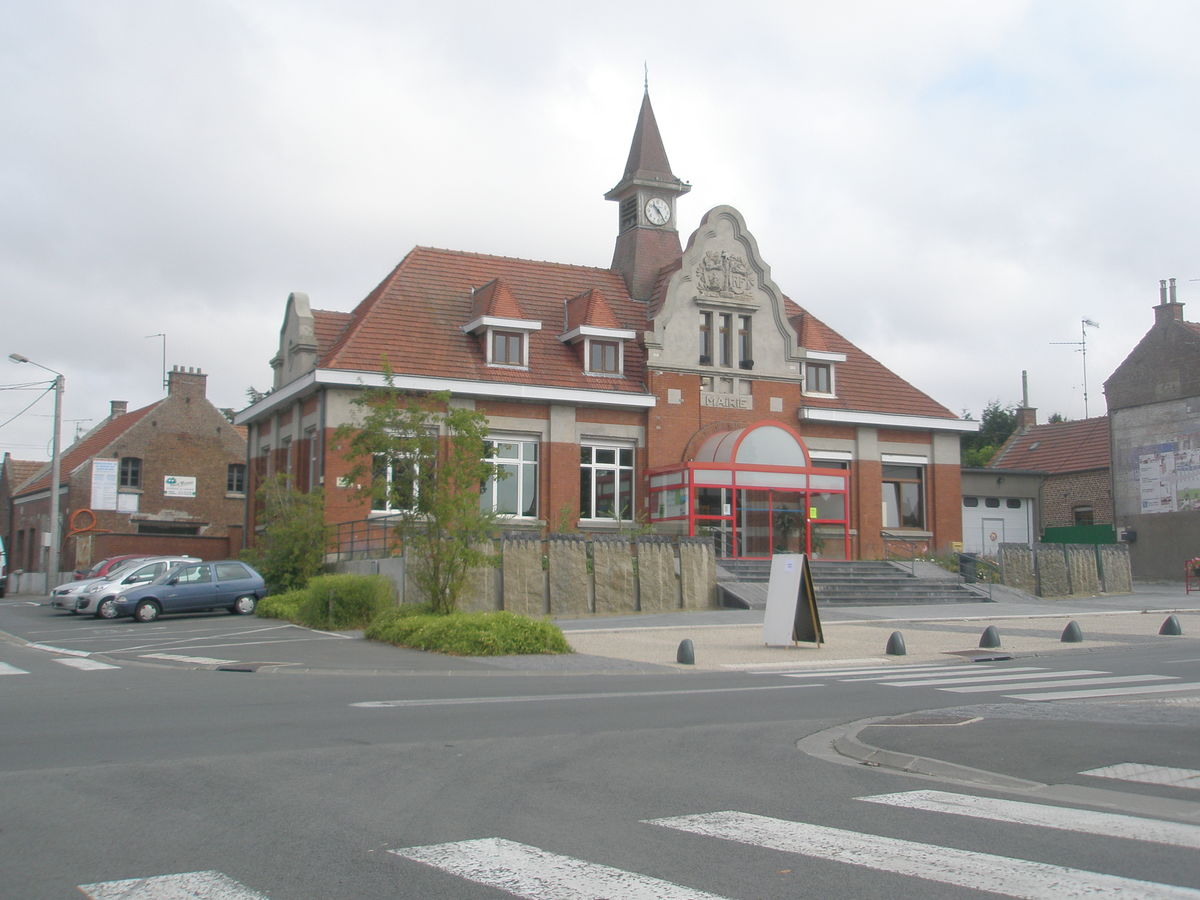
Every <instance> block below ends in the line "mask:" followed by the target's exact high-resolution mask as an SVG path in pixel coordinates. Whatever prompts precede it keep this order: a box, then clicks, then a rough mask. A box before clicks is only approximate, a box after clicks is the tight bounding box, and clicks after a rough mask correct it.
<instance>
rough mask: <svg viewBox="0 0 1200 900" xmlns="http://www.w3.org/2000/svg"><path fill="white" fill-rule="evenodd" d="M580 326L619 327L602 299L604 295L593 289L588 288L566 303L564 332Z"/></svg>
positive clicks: (615, 318)
mask: <svg viewBox="0 0 1200 900" xmlns="http://www.w3.org/2000/svg"><path fill="white" fill-rule="evenodd" d="M581 325H590V326H592V327H593V328H620V327H621V325H620V323H618V322H617V317H616V316H614V315H613V311H612V308H611V307H610V306H609V305H608V301H607V300H606V299H604V294H603V293H602V292H601V291H598V290H596V289H595V288H588V289H587V290H586V291H584V292H583V293H582V294H577V295H575V296H574V297H572V298H571V299H570V300H568V301H567V322H566V331H571V330H572V329H575V328H579V327H580V326H581Z"/></svg>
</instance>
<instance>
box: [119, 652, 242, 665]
mask: <svg viewBox="0 0 1200 900" xmlns="http://www.w3.org/2000/svg"><path fill="white" fill-rule="evenodd" d="M140 659H165V660H167V661H169V662H185V663H195V664H196V665H202V666H225V665H229V663H234V662H237V660H236V659H213V658H211V657H208V656H179V655H178V654H175V653H143V654H142V655H141V657H140Z"/></svg>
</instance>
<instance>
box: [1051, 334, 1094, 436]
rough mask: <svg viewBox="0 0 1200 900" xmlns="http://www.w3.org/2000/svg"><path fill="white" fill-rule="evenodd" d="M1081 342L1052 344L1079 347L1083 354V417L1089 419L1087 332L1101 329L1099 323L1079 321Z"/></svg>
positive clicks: (1056, 342) (1055, 342)
mask: <svg viewBox="0 0 1200 900" xmlns="http://www.w3.org/2000/svg"><path fill="white" fill-rule="evenodd" d="M1079 323H1080V324H1079V340H1077V341H1051V342H1050V343H1051V344H1057V345H1059V346H1066V347H1078V348H1079V350H1078V352H1079V353H1081V354H1083V417H1084V418H1085V419H1086V418H1087V417H1088V390H1087V330H1088V329H1089V328H1099V327H1100V323H1099V322H1093V321H1092V320H1091V319H1080V320H1079Z"/></svg>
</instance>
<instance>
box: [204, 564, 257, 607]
mask: <svg viewBox="0 0 1200 900" xmlns="http://www.w3.org/2000/svg"><path fill="white" fill-rule="evenodd" d="M213 568H214V569H215V570H216V578H217V598H218V600H217V605H218V606H232V605H233V601H234V600H236V599H237V598H238V597H240V596H242V595H243V594H253V593H254V583H253V579H252V578H251V577H250V572H249V571H247V569H246V567H245V566H243V565H242V564H241V563H239V562H224V563H217V564H216V565H215V566H214V567H213Z"/></svg>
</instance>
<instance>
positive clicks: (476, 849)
mask: <svg viewBox="0 0 1200 900" xmlns="http://www.w3.org/2000/svg"><path fill="white" fill-rule="evenodd" d="M388 852H389V853H394V854H396V855H397V856H401V857H404V858H405V859H411V860H414V861H416V862H419V863H424V864H425V865H427V866H433V867H434V868H436V869H441V870H442V871H443V872H449V873H451V874H452V875H457V876H458V877H460V878H465V879H467V880H468V881H474V882H475V883H476V884H486V885H490V886H491V887H495V888H499V889H500V890H502V891H506V892H507V893H509V894H514V895H516V896H517V897H525V898H527V900H595V898H597V897H603V898H605V900H644V898H646V897H655V898H661V900H722V898H720V897H718V896H717V895H716V894H709V893H707V892H705V891H697V890H694V889H692V888H686V887H682V886H680V885H677V884H673V883H671V882H669V881H662V880H661V879H658V878H651V877H650V876H648V875H639V874H637V873H636V872H626V871H623V870H622V869H614V868H612V867H611V866H603V865H600V864H598V863H590V862H586V861H585V860H582V859H575V858H574V857H571V856H560V855H559V854H557V853H550V852H549V851H547V850H541V849H539V848H537V847H531V846H529V845H528V844H518V843H515V842H514V841H506V840H504V839H503V838H480V839H478V840H473V841H456V842H454V843H449V844H430V845H428V846H425V847H405V848H404V849H401V850H389V851H388Z"/></svg>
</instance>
